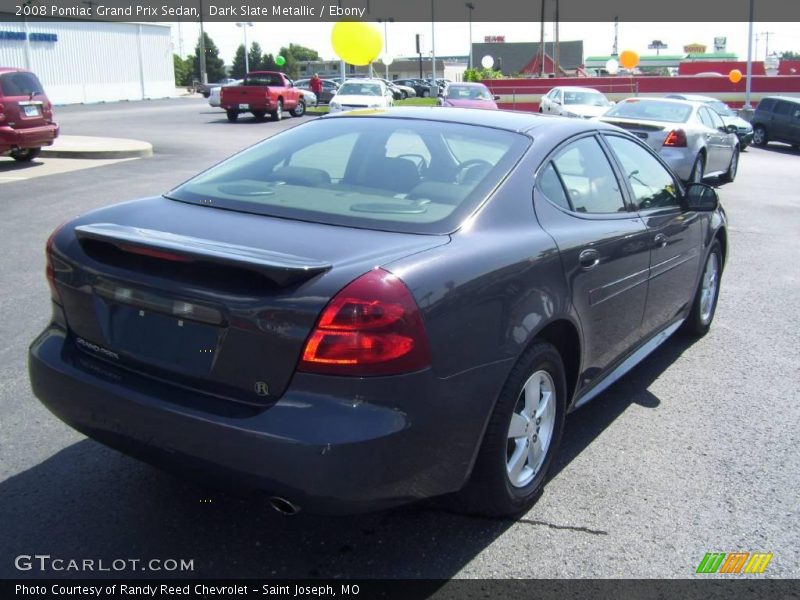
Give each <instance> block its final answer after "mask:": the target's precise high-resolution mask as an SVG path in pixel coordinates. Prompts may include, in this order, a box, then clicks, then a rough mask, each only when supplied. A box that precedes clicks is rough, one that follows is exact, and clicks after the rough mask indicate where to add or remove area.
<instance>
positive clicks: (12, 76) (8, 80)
mask: <svg viewBox="0 0 800 600" xmlns="http://www.w3.org/2000/svg"><path fill="white" fill-rule="evenodd" d="M0 90H2V92H3V95H4V96H30V95H31V94H44V90H42V84H41V83H39V80H38V79H37V78H36V75H34V74H33V73H24V72H19V73H5V74H4V75H0Z"/></svg>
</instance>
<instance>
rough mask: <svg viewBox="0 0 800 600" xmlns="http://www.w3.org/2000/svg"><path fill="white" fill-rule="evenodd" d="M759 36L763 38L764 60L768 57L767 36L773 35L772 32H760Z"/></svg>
mask: <svg viewBox="0 0 800 600" xmlns="http://www.w3.org/2000/svg"><path fill="white" fill-rule="evenodd" d="M761 35H763V36H764V60H766V59H767V57H768V56H769V36H771V35H775V32H774V31H762V32H761Z"/></svg>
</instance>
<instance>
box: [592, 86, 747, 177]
mask: <svg viewBox="0 0 800 600" xmlns="http://www.w3.org/2000/svg"><path fill="white" fill-rule="evenodd" d="M600 120H601V121H605V122H606V123H611V124H612V125H617V126H618V127H621V128H623V129H627V130H628V131H630V132H631V133H633V134H634V135H635V136H637V137H638V138H640V139H641V140H643V141H645V142H647V144H648V145H649V146H650V147H651V148H653V149H654V150H656V151H657V152H658V153H659V154H660V155H661V157H662V158H663V159H664V160H665V161H666V162H667V164H668V165H669V166H670V167H672V170H673V171H675V173H676V174H677V175H678V177H680V178H681V179H683V180H684V181H695V182H701V181H703V179H705V178H707V177H720V178H721V179H722V181H724V182H730V181H733V180H734V178H735V177H736V170H737V168H738V166H739V138H737V137H736V133H735V127H734V126H732V125H727V126H726V125H725V123H724V122H723V121H722V118H721V117H720V116H719V115H718V114H717V113H716V111H714V110H712V109H711V108H709V107H708V106H707V105H706V104H704V103H702V102H690V101H686V100H671V99H666V98H628V99H627V100H623V101H622V102H620V103H619V104H617V105H615V106H613V107H612V108H611V109H610V110H608V111H607V112H606V113H605V114H604V115H603V116H602V117H600Z"/></svg>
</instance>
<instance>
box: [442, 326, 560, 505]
mask: <svg viewBox="0 0 800 600" xmlns="http://www.w3.org/2000/svg"><path fill="white" fill-rule="evenodd" d="M566 406H567V385H566V378H565V375H564V365H563V362H562V360H561V356H560V355H559V353H558V351H557V350H556V348H555V347H554V346H553V345H552V344H548V343H545V342H537V343H535V344H534V345H533V346H532V347H531V348H529V349H528V350H527V351H526V352H525V353H524V354H523V355H522V356H521V357H520V359H519V361H518V362H517V364H516V365H515V366H514V368H513V369H512V371H511V373H510V374H509V376H508V379H507V380H506V383H505V385H504V386H503V389H502V391H501V392H500V396H499V398H498V400H497V404H496V405H495V408H494V412H493V413H492V416H491V418H490V419H489V424H488V426H487V428H486V433H485V434H484V438H483V442H482V444H481V449H480V451H479V453H478V457H477V459H476V461H475V468H474V469H473V472H472V476H471V478H470V480H469V482H468V483H467V485H466V486H465V487H464V489H463V490H461V491H460V492H459V493H458V494H457V496H456V498H455V501H456V508H457V509H458V510H461V511H462V512H467V513H477V514H483V515H487V516H493V517H510V516H515V515H518V514H520V513H523V512H525V511H527V510H528V509H530V507H531V506H533V504H534V503H535V502H536V500H537V499H538V497H539V495H540V494H541V491H542V488H543V487H544V483H545V480H546V478H547V471H548V468H549V466H550V464H551V462H552V460H553V456H554V455H555V453H556V451H557V449H558V445H559V443H560V442H561V434H562V432H563V429H564V418H565V415H566Z"/></svg>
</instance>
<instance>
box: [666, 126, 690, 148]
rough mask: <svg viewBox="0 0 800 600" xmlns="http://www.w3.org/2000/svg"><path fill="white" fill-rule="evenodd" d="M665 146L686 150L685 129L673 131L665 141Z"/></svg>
mask: <svg viewBox="0 0 800 600" xmlns="http://www.w3.org/2000/svg"><path fill="white" fill-rule="evenodd" d="M664 145H665V146H673V147H677V148H685V147H686V132H685V131H684V130H683V129H673V130H672V131H670V132H669V133H668V134H667V139H665V140H664Z"/></svg>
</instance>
